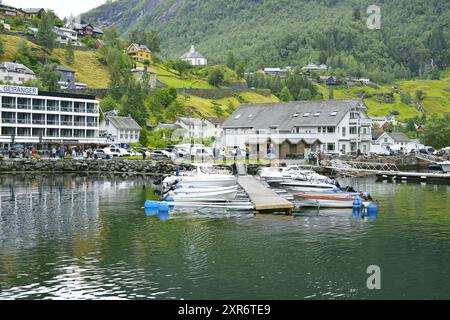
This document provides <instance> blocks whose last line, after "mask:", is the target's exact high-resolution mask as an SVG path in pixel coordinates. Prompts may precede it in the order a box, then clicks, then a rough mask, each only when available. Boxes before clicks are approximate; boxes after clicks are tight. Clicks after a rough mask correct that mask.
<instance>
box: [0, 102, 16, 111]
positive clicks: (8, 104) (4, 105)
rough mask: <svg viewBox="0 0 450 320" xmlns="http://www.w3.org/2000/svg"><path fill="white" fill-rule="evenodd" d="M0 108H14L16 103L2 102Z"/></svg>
mask: <svg viewBox="0 0 450 320" xmlns="http://www.w3.org/2000/svg"><path fill="white" fill-rule="evenodd" d="M2 108H5V109H15V108H16V104H15V103H5V102H3V103H2Z"/></svg>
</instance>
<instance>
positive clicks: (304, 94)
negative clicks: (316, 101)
mask: <svg viewBox="0 0 450 320" xmlns="http://www.w3.org/2000/svg"><path fill="white" fill-rule="evenodd" d="M311 99H312V95H311V91H309V90H308V89H301V90H300V92H299V94H298V100H311Z"/></svg>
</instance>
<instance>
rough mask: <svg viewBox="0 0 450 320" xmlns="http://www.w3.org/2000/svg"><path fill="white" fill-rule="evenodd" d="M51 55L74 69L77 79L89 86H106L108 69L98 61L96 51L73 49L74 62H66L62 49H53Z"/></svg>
mask: <svg viewBox="0 0 450 320" xmlns="http://www.w3.org/2000/svg"><path fill="white" fill-rule="evenodd" d="M53 56H54V57H56V58H58V60H59V61H61V62H62V64H63V65H64V66H66V67H68V68H70V69H72V70H75V71H76V77H77V79H78V81H80V82H83V83H86V84H87V85H88V86H89V87H90V88H107V87H108V83H109V78H110V75H109V71H108V69H107V68H106V67H105V66H104V65H103V64H102V63H101V62H100V60H99V59H100V56H99V54H98V52H97V51H75V62H74V63H73V64H68V63H67V62H66V61H65V56H64V49H55V50H54V51H53Z"/></svg>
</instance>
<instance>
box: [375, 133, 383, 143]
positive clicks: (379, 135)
mask: <svg viewBox="0 0 450 320" xmlns="http://www.w3.org/2000/svg"><path fill="white" fill-rule="evenodd" d="M382 134H383V132H374V131H372V140H374V141H376V140H378V139H379V138H380V137H381V135H382Z"/></svg>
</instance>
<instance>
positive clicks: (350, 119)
mask: <svg viewBox="0 0 450 320" xmlns="http://www.w3.org/2000/svg"><path fill="white" fill-rule="evenodd" d="M366 110H367V106H365V105H364V103H363V102H362V101H360V100H327V101H325V100H315V101H293V102H283V103H268V104H247V105H242V106H241V107H239V108H238V109H236V110H235V111H234V112H233V114H232V115H231V116H230V117H229V118H228V119H227V120H226V121H225V123H224V124H223V130H224V139H223V144H224V146H225V147H227V148H241V149H243V148H248V149H250V152H251V154H252V155H255V154H256V155H258V156H259V157H260V158H263V157H264V156H267V155H269V154H271V155H273V156H276V157H277V158H278V159H302V158H306V157H308V156H309V155H310V154H311V153H313V152H316V153H317V152H320V153H325V154H332V155H344V154H356V153H360V154H368V153H369V152H370V144H371V140H372V135H371V127H372V121H371V120H370V118H369V117H368V116H367V113H366Z"/></svg>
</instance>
